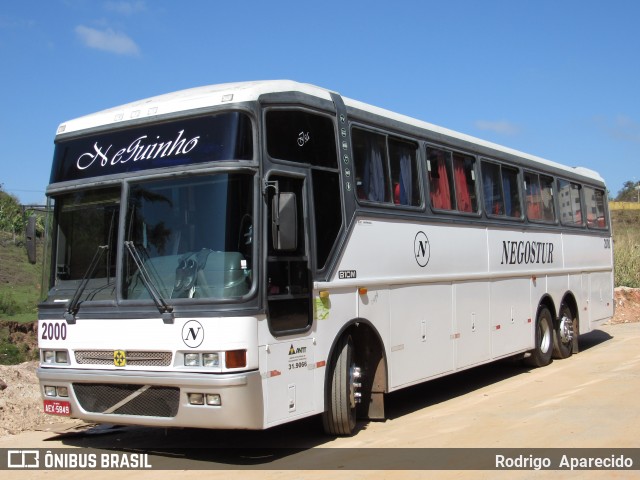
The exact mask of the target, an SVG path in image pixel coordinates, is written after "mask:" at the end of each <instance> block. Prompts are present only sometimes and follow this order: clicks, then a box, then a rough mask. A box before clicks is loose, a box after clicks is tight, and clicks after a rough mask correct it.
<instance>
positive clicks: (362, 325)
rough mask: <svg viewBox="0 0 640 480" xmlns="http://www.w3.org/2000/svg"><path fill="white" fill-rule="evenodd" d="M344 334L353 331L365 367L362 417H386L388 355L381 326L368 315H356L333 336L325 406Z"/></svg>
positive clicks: (360, 363)
mask: <svg viewBox="0 0 640 480" xmlns="http://www.w3.org/2000/svg"><path fill="white" fill-rule="evenodd" d="M344 335H351V339H352V341H353V345H354V356H355V361H356V364H357V366H358V367H360V368H361V371H362V380H361V383H362V390H361V393H362V397H361V402H360V404H359V405H358V409H357V413H358V417H360V418H368V419H370V420H383V419H384V418H385V416H384V394H385V393H386V392H387V391H388V385H389V377H388V368H387V355H386V352H385V349H384V343H383V341H382V337H381V335H380V333H379V332H378V329H377V328H376V327H375V326H374V325H373V324H372V323H371V322H370V321H369V320H367V319H365V318H354V319H352V320H350V321H349V322H347V323H346V324H345V325H343V327H342V328H341V329H340V330H339V331H338V334H337V335H336V337H335V338H334V339H333V342H332V344H331V348H330V350H329V353H328V356H327V361H328V364H327V367H328V368H327V369H326V374H325V378H324V398H325V408H326V405H328V403H327V402H328V401H329V398H328V395H329V391H330V388H329V387H330V383H331V374H330V373H331V363H332V362H333V361H334V360H333V359H334V356H335V355H336V347H337V345H338V344H339V343H340V339H341V338H342V337H343V336H344Z"/></svg>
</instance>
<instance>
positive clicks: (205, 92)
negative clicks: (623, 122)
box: [57, 80, 604, 183]
mask: <svg viewBox="0 0 640 480" xmlns="http://www.w3.org/2000/svg"><path fill="white" fill-rule="evenodd" d="M284 92H300V93H304V94H307V95H311V96H315V97H318V98H321V99H324V100H328V101H331V91H330V90H327V89H325V88H321V87H317V86H315V85H311V84H307V83H300V82H295V81H292V80H264V81H251V82H237V83H223V84H218V85H209V86H203V87H196V88H190V89H186V90H179V91H176V92H172V93H167V94H164V95H158V96H156V97H150V98H146V99H143V100H138V101H135V102H131V103H127V104H124V105H120V106H117V107H113V108H109V109H107V110H102V111H100V112H96V113H93V114H90V115H86V116H83V117H79V118H76V119H73V120H69V121H67V122H64V123H62V124H60V126H59V127H58V131H57V134H58V135H61V134H68V133H72V132H80V131H82V130H87V129H93V128H99V127H105V126H109V125H114V126H115V125H117V124H119V123H123V122H128V121H135V120H138V121H140V120H143V119H152V118H154V117H158V116H165V115H171V114H178V113H179V112H182V111H190V110H191V111H192V110H198V109H206V108H210V107H215V106H218V105H225V104H233V103H242V102H251V101H257V100H259V98H260V96H262V95H264V94H268V93H284ZM343 100H344V102H345V105H347V106H348V107H352V108H355V109H358V110H361V111H364V112H367V113H371V114H373V115H378V116H381V117H385V118H388V119H391V120H394V121H397V122H400V123H404V124H407V125H412V126H414V127H418V128H421V129H425V130H428V131H431V132H433V133H436V134H438V135H441V136H445V137H450V138H452V139H457V140H461V141H463V142H469V143H472V144H475V145H480V146H483V147H486V148H490V149H492V150H495V151H497V152H502V153H505V154H508V155H515V156H517V157H521V158H524V159H527V160H530V161H532V162H535V163H540V164H542V165H546V166H549V167H554V168H557V169H560V170H565V171H567V172H570V173H573V174H578V175H582V176H585V177H588V178H592V179H594V180H596V181H599V182H602V183H604V180H603V178H602V177H601V176H600V175H599V174H598V173H597V172H595V171H593V170H590V169H588V168H584V167H568V166H566V165H562V164H559V163H556V162H552V161H550V160H546V159H544V158H541V157H537V156H535V155H530V154H528V153H524V152H521V151H518V150H514V149H511V148H508V147H504V146H502V145H498V144H495V143H492V142H487V141H485V140H482V139H479V138H476V137H473V136H470V135H466V134H463V133H459V132H456V131H454V130H450V129H447V128H444V127H439V126H437V125H434V124H431V123H428V122H424V121H422V120H418V119H415V118H412V117H408V116H406V115H402V114H399V113H396V112H392V111H390V110H385V109H383V108H379V107H375V106H373V105H370V104H367V103H363V102H360V101H358V100H353V99H350V98H345V97H343Z"/></svg>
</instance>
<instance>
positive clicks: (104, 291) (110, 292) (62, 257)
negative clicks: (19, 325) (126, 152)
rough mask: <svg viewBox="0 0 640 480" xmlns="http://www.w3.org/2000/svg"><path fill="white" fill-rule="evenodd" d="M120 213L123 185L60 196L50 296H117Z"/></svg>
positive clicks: (55, 298) (56, 299)
mask: <svg viewBox="0 0 640 480" xmlns="http://www.w3.org/2000/svg"><path fill="white" fill-rule="evenodd" d="M119 216H120V189H119V188H108V189H98V190H91V191H81V192H74V193H71V194H65V195H61V196H59V197H57V198H56V209H55V224H56V227H57V233H56V235H55V236H54V237H55V245H54V247H53V248H54V255H53V257H54V264H53V268H54V272H55V273H54V278H53V287H52V288H51V290H50V291H49V300H52V301H54V302H63V301H64V302H67V303H68V302H70V301H71V299H72V298H73V297H75V296H76V295H81V297H80V298H78V300H79V301H87V300H114V299H115V276H116V251H117V248H116V247H117V238H118V220H119ZM83 279H84V282H83ZM83 283H84V284H83ZM81 285H82V287H81Z"/></svg>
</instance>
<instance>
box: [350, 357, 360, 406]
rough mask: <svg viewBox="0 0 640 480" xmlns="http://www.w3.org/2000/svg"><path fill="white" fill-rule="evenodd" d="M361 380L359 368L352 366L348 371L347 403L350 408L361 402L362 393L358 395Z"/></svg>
mask: <svg viewBox="0 0 640 480" xmlns="http://www.w3.org/2000/svg"><path fill="white" fill-rule="evenodd" d="M361 378H362V371H361V370H360V367H356V366H355V365H354V366H352V367H351V369H350V371H349V403H350V405H351V408H354V407H355V406H356V404H358V403H360V402H361V401H362V393H360V388H362V382H361Z"/></svg>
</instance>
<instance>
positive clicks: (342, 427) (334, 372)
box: [322, 335, 361, 436]
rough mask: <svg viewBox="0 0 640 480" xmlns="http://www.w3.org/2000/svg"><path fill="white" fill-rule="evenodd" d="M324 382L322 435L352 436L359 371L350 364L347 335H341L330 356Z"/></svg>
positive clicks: (351, 343)
mask: <svg viewBox="0 0 640 480" xmlns="http://www.w3.org/2000/svg"><path fill="white" fill-rule="evenodd" d="M328 374H329V375H330V377H329V381H328V385H327V388H328V392H327V402H328V403H327V405H326V407H325V411H324V413H323V414H322V424H323V427H324V431H325V433H327V434H329V435H342V436H347V435H352V434H353V431H354V429H355V427H356V405H357V403H358V402H359V400H360V392H359V389H360V386H361V383H360V368H358V367H357V366H356V364H355V361H354V347H353V340H352V338H351V335H344V336H343V337H342V338H341V339H340V342H339V343H338V345H337V346H336V350H335V352H334V354H333V357H332V360H331V366H330V370H329V372H328Z"/></svg>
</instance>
